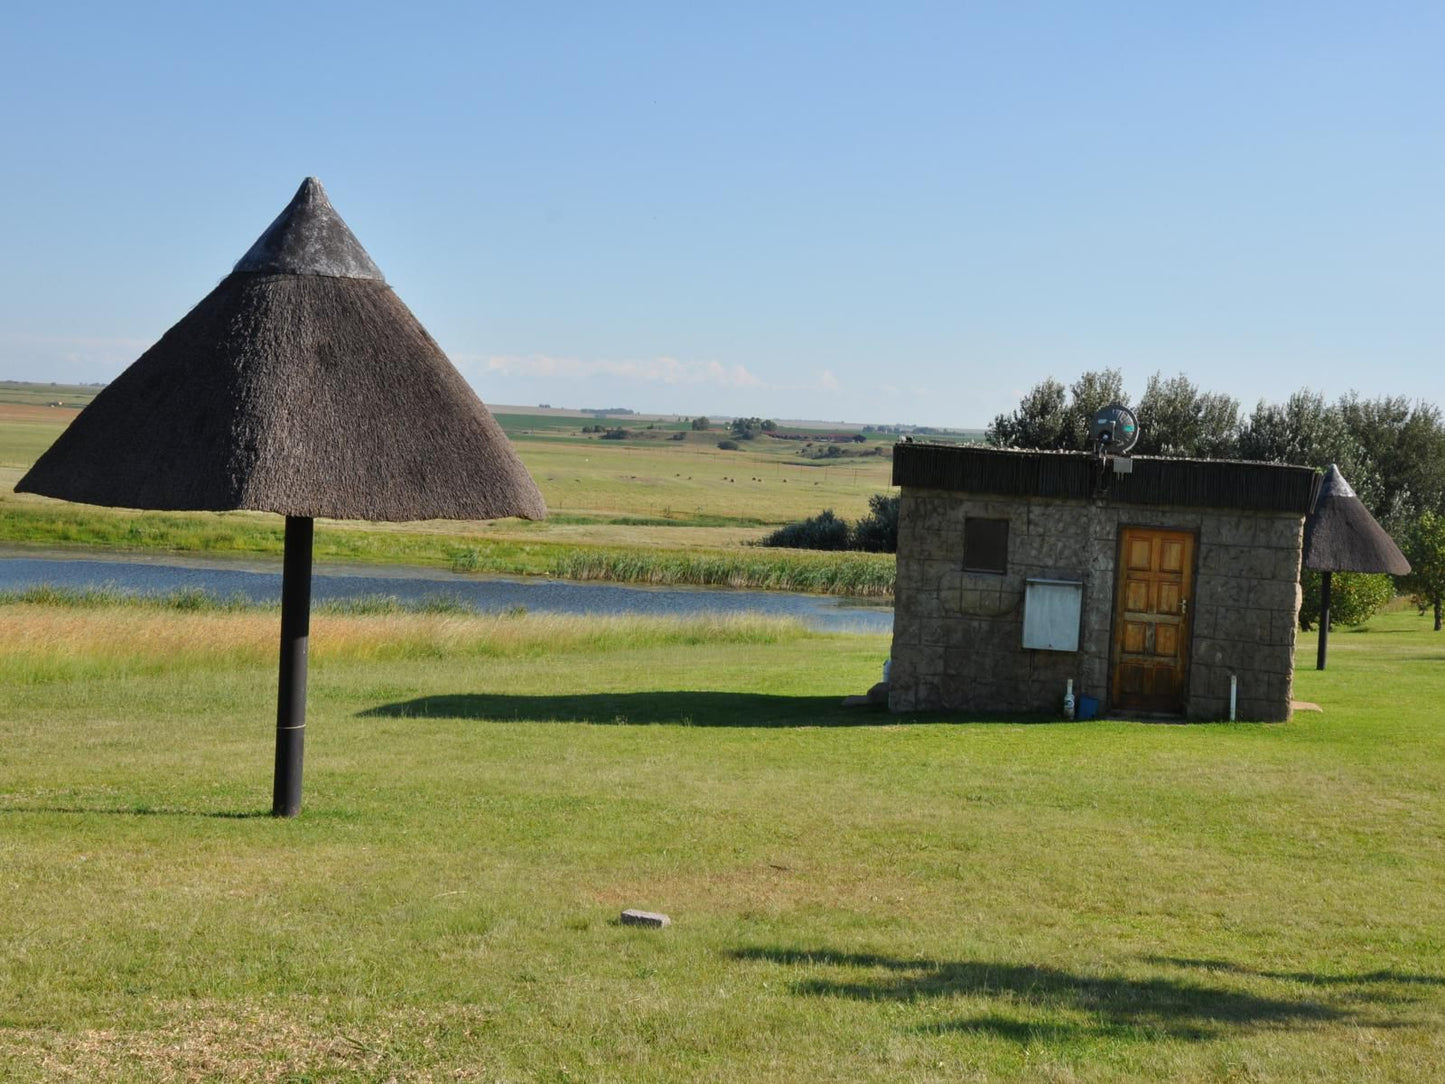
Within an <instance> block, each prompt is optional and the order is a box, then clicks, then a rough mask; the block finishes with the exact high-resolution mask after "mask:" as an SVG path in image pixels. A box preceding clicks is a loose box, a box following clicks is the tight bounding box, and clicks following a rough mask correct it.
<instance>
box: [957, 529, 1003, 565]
mask: <svg viewBox="0 0 1445 1084" xmlns="http://www.w3.org/2000/svg"><path fill="white" fill-rule="evenodd" d="M963 570H964V571H965V572H997V573H999V574H1000V575H1002V574H1003V573H1005V572H1007V571H1008V520H1006V519H975V518H974V517H973V516H969V517H967V518H966V519H964V521H963Z"/></svg>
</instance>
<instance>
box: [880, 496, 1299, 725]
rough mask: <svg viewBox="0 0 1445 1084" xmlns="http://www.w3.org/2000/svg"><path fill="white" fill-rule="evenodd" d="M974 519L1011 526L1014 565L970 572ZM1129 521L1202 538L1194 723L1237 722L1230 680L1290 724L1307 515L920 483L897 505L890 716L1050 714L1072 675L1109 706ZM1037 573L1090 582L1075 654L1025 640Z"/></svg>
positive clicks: (1257, 707)
mask: <svg viewBox="0 0 1445 1084" xmlns="http://www.w3.org/2000/svg"><path fill="white" fill-rule="evenodd" d="M969 517H981V518H986V519H1007V520H1008V521H1009V539H1008V559H1007V571H1006V572H1005V573H1004V574H1002V575H999V574H993V573H984V572H965V571H964V569H963V526H964V520H965V519H966V518H969ZM1127 526H1138V527H1158V528H1164V529H1172V530H1183V531H1191V532H1193V533H1194V534H1195V535H1196V538H1197V545H1196V547H1195V584H1194V589H1193V598H1192V600H1191V609H1192V611H1193V612H1192V614H1191V619H1190V620H1191V632H1190V635H1191V649H1190V656H1189V658H1190V663H1189V673H1188V693H1187V696H1186V700H1185V715H1186V717H1188V718H1190V719H1220V718H1227V716H1228V712H1229V676H1230V674H1231V673H1233V674H1234V675H1235V676H1236V678H1237V680H1238V697H1239V699H1238V706H1237V714H1238V717H1239V718H1241V719H1260V720H1279V719H1286V718H1288V717H1289V712H1290V696H1291V691H1292V685H1293V676H1294V643H1295V628H1296V625H1297V620H1298V614H1299V585H1298V580H1299V563H1300V551H1301V544H1302V540H1303V529H1304V520H1303V517H1301V516H1299V515H1296V514H1293V513H1270V512H1235V511H1230V510H1215V509H1182V508H1177V509H1171V508H1152V507H1139V506H1132V505H1130V506H1120V505H1111V504H1109V503H1108V502H1107V501H1106V500H1102V499H1100V500H1087V501H1086V500H1062V499H1049V498H990V497H973V496H969V495H967V494H961V493H956V492H952V491H948V490H930V489H915V488H905V489H904V491H903V493H902V497H901V499H900V503H899V527H898V582H897V586H896V589H895V600H894V619H893V668H892V673H891V686H892V688H891V690H890V693H889V708H890V710H892V711H894V712H910V711H927V710H938V709H946V710H957V711H980V712H984V711H986V712H1052V711H1055V710H1057V709H1058V707H1059V705H1060V703H1061V702H1062V700H1063V696H1064V687H1065V683H1066V681H1067V680H1068V679H1070V678H1072V679H1073V681H1074V690H1075V695H1088V696H1093V697H1096V698H1098V700H1099V701H1100V702H1101V704H1102V705H1104V707H1105V708H1106V709H1107V707H1108V703H1109V687H1108V685H1109V677H1110V667H1109V661H1110V648H1111V645H1112V636H1113V619H1114V614H1113V610H1114V593H1115V568H1116V563H1117V557H1118V540H1119V531H1120V528H1122V527H1127ZM1032 577H1043V578H1053V579H1070V580H1079V581H1081V582H1082V583H1083V585H1084V586H1083V615H1082V624H1081V629H1080V637H1079V650H1078V651H1077V652H1061V651H1035V650H1028V649H1025V648H1024V647H1022V646H1021V645H1022V641H1023V603H1024V589H1025V581H1026V580H1028V579H1029V578H1032Z"/></svg>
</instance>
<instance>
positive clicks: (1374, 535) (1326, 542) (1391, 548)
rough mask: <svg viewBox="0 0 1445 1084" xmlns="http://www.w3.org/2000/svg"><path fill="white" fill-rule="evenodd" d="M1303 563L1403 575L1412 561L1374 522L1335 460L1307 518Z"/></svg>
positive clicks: (1319, 567) (1317, 567)
mask: <svg viewBox="0 0 1445 1084" xmlns="http://www.w3.org/2000/svg"><path fill="white" fill-rule="evenodd" d="M1304 567H1305V568H1312V569H1314V570H1315V571H1317V572H1390V573H1393V574H1394V575H1396V576H1403V575H1405V573H1407V572H1409V571H1410V562H1409V561H1407V560H1405V555H1404V554H1403V553H1401V552H1400V547H1399V546H1397V545H1395V540H1394V539H1393V538H1391V537H1390V536H1389V535H1388V534H1386V533H1385V529H1384V528H1383V527H1381V526H1380V525H1379V524H1378V523H1376V522H1375V517H1374V516H1372V515H1370V510H1369V509H1368V508H1366V507H1365V506H1364V504H1363V503H1361V501H1360V498H1359V497H1357V496H1355V491H1354V490H1353V489H1351V488H1350V483H1349V482H1347V481H1345V477H1344V475H1342V474H1341V473H1340V468H1339V467H1337V466H1335V465H1334V464H1333V463H1331V464H1330V469H1329V471H1328V472H1327V473H1326V474H1325V477H1324V481H1322V482H1321V483H1320V492H1319V497H1318V498H1317V499H1316V500H1315V507H1314V511H1313V512H1311V513H1310V514H1309V516H1308V517H1307V518H1306V519H1305V544H1304Z"/></svg>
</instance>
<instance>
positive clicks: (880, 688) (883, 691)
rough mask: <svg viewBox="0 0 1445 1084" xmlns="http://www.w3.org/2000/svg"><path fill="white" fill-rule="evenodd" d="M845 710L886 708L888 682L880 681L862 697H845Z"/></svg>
mask: <svg viewBox="0 0 1445 1084" xmlns="http://www.w3.org/2000/svg"><path fill="white" fill-rule="evenodd" d="M843 706H844V707H845V708H886V707H887V706H888V682H886V681H880V682H879V683H878V684H877V685H875V686H873V688H871V689H869V690H868V691H867V692H866V693H864V694H863V695H862V696H845V697H844V698H843Z"/></svg>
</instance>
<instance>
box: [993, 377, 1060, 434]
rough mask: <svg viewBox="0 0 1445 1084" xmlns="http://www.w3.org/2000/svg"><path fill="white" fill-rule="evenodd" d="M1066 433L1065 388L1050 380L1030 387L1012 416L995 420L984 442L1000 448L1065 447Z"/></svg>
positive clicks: (1052, 379)
mask: <svg viewBox="0 0 1445 1084" xmlns="http://www.w3.org/2000/svg"><path fill="white" fill-rule="evenodd" d="M1067 430H1068V413H1067V411H1066V409H1065V406H1064V386H1063V385H1062V384H1060V383H1059V382H1058V381H1057V380H1055V379H1054V378H1053V377H1049V378H1048V379H1046V380H1044V381H1042V382H1041V383H1038V384H1035V385H1034V386H1033V387H1032V388H1030V389H1029V391H1028V393H1027V394H1026V395H1025V396H1024V397H1023V398H1022V399H1021V400H1019V408H1018V409H1017V410H1015V411H1014V412H1013V413H1012V414H1000V415H998V416H997V417H996V418H994V420H993V421H992V422H991V423H990V424H989V427H988V429H987V430H986V431H985V432H984V440H986V441H987V442H988V443H989V444H992V445H994V446H995V447H997V448H1062V447H1064V446H1065V445H1064V441H1065V440H1066V439H1067V438H1066V436H1065V434H1066V432H1067Z"/></svg>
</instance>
